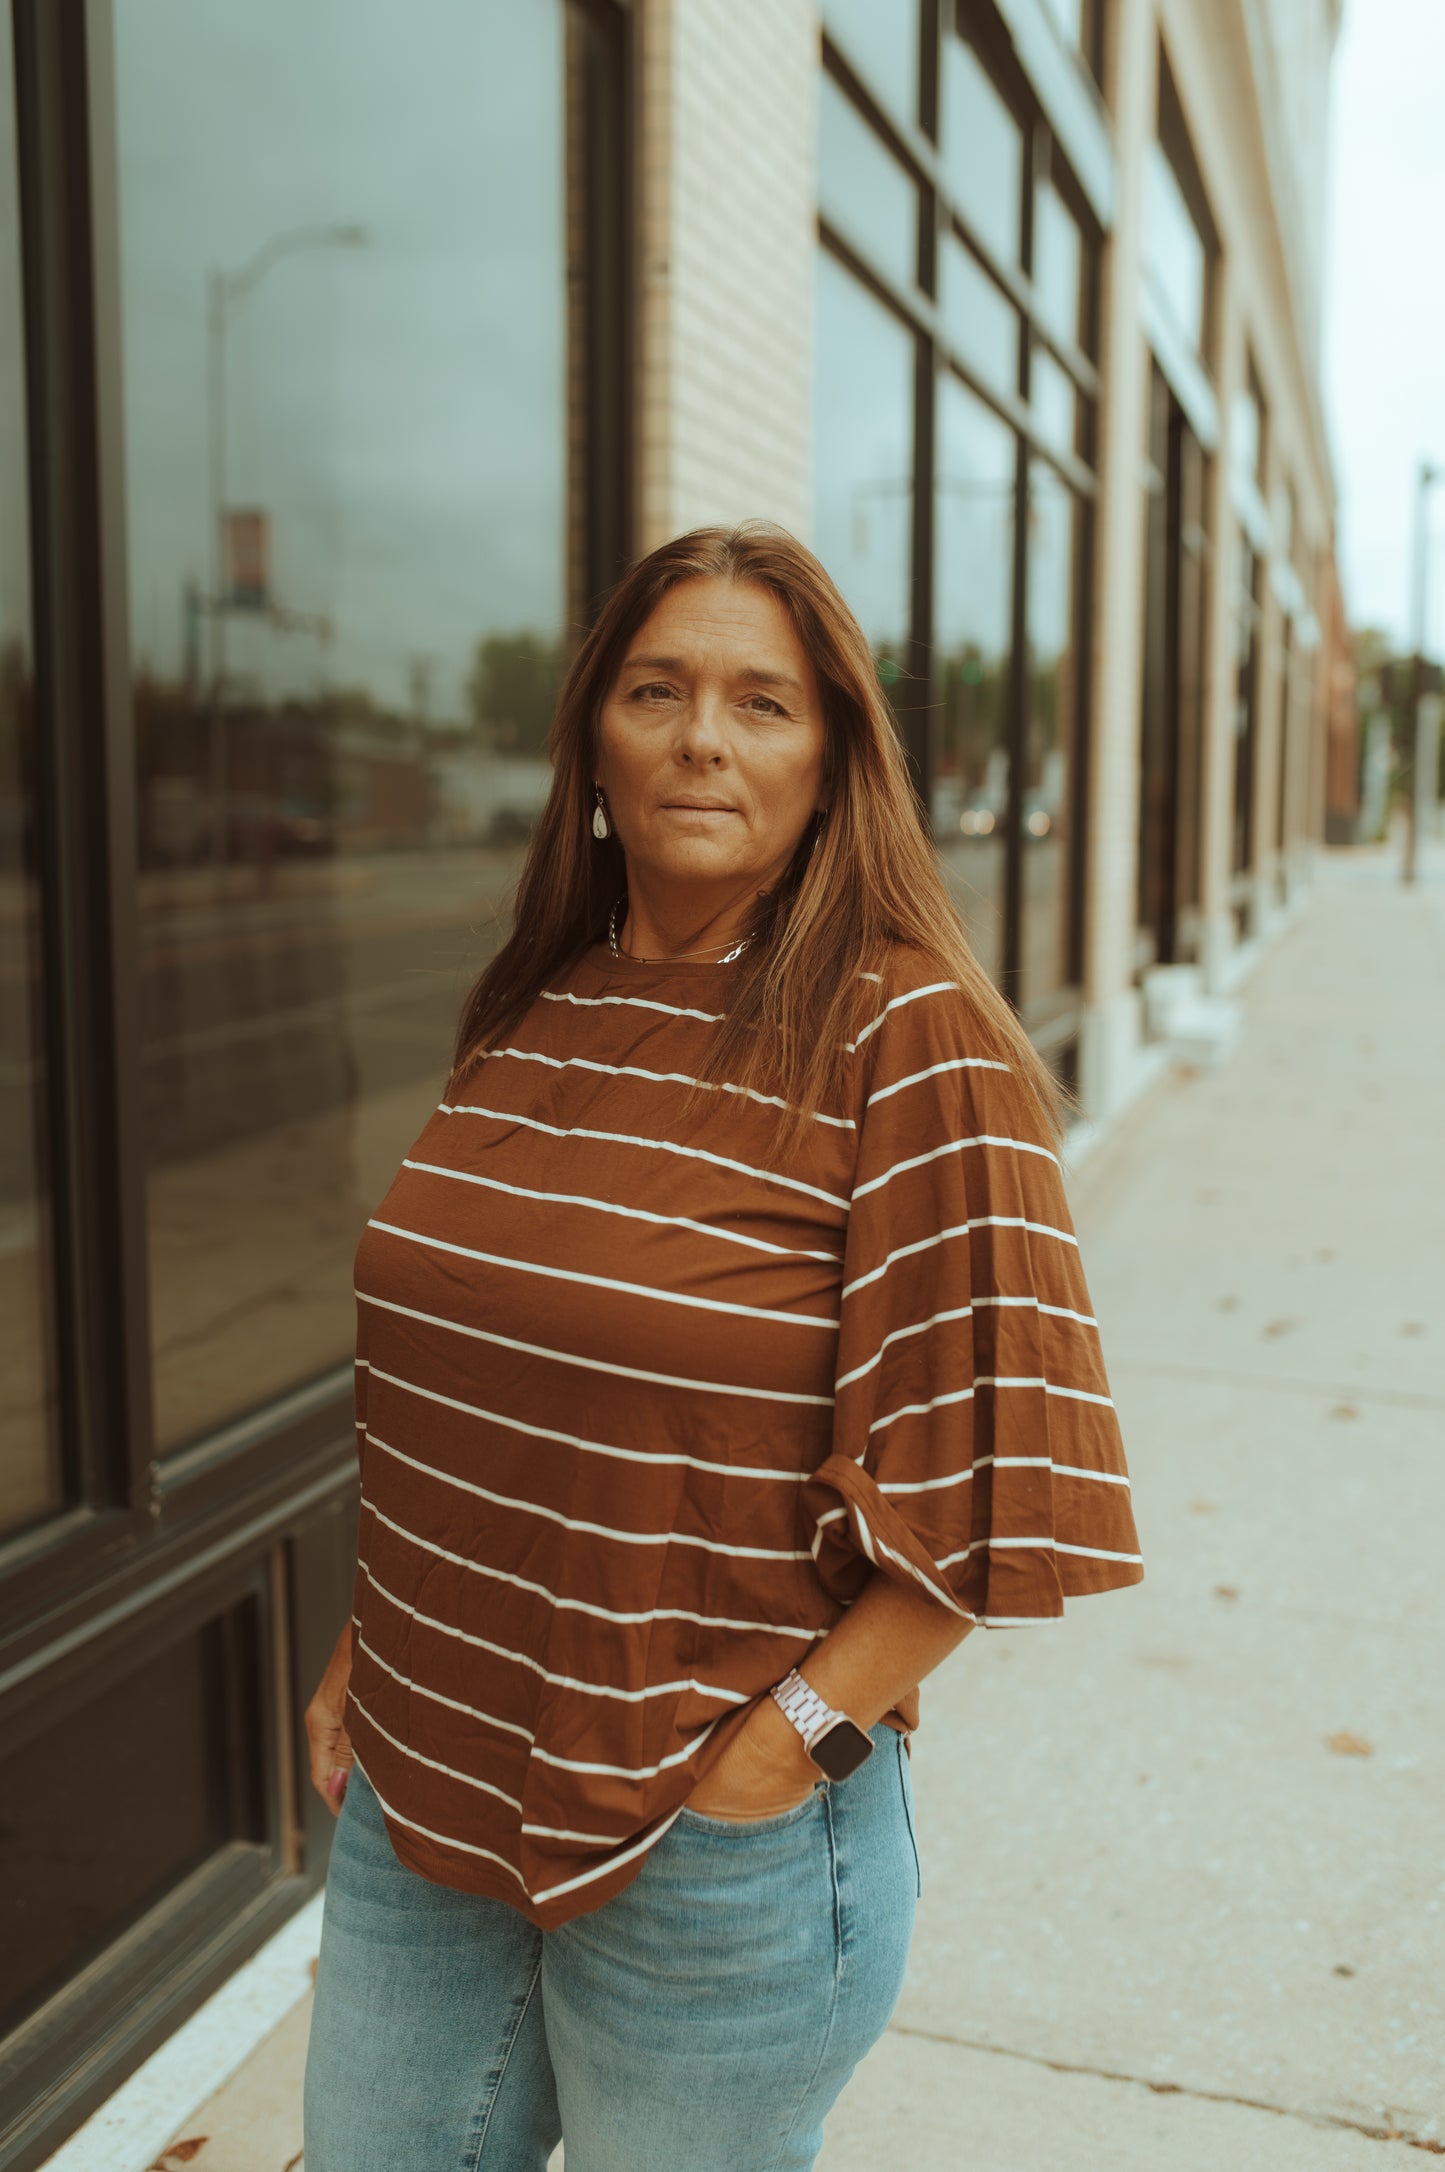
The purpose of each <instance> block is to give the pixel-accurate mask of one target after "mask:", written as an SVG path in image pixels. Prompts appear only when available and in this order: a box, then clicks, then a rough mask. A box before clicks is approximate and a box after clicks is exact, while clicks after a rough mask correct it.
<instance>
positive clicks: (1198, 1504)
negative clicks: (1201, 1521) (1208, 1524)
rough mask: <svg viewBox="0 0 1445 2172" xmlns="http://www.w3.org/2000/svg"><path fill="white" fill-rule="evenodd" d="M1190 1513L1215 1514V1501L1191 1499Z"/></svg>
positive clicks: (1195, 1514) (1198, 1514) (1197, 1514)
mask: <svg viewBox="0 0 1445 2172" xmlns="http://www.w3.org/2000/svg"><path fill="white" fill-rule="evenodd" d="M1189 1513H1190V1515H1191V1516H1212V1515H1213V1514H1214V1503H1213V1502H1212V1501H1191V1502H1190V1504H1189Z"/></svg>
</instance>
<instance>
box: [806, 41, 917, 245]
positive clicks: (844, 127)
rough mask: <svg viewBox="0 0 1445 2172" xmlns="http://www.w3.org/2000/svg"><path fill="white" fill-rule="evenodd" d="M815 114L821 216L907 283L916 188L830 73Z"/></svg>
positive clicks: (914, 240) (914, 227)
mask: <svg viewBox="0 0 1445 2172" xmlns="http://www.w3.org/2000/svg"><path fill="white" fill-rule="evenodd" d="M821 95H822V105H821V109H820V112H819V118H818V193H819V198H820V200H821V203H822V207H823V213H824V216H825V217H826V218H827V219H829V220H830V221H831V222H832V224H833V225H834V226H836V227H837V229H838V231H839V233H840V234H842V235H843V236H844V237H845V239H847V240H848V241H850V242H851V243H852V244H853V245H854V247H855V248H857V250H858V251H859V253H860V254H861V255H862V256H864V257H866V258H867V260H868V262H869V264H870V265H872V267H873V268H874V270H876V271H879V272H881V273H883V275H884V276H885V277H886V278H888V279H892V280H894V281H896V282H897V284H898V285H900V286H908V287H911V286H912V285H913V283H914V280H915V277H916V275H917V271H918V188H917V184H916V183H915V182H913V181H912V180H910V178H909V176H908V175H907V174H906V173H905V172H904V170H903V168H902V167H901V166H900V165H899V164H898V161H897V160H896V159H895V158H893V157H891V156H890V154H889V152H888V150H887V149H886V147H885V146H884V144H883V143H882V142H881V141H880V139H879V138H878V137H877V136H876V135H875V134H874V133H873V130H872V129H871V128H870V127H869V126H868V123H867V122H866V121H865V120H864V119H863V116H862V115H861V113H859V111H858V109H857V107H856V106H855V105H854V104H853V102H852V100H851V99H850V98H849V97H848V96H847V94H846V92H845V91H843V90H842V89H841V88H840V87H839V85H838V84H837V83H835V82H834V80H833V78H832V77H831V76H830V75H825V76H824V77H823V87H822V94H821Z"/></svg>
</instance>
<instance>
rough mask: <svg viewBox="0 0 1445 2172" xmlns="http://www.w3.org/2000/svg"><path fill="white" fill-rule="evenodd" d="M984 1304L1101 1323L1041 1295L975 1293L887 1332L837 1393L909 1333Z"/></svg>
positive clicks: (843, 1379) (840, 1381)
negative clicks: (945, 1309)
mask: <svg viewBox="0 0 1445 2172" xmlns="http://www.w3.org/2000/svg"><path fill="white" fill-rule="evenodd" d="M982 1305H993V1306H998V1307H999V1308H1003V1307H1005V1306H1019V1307H1021V1308H1027V1307H1032V1308H1033V1310H1034V1311H1035V1312H1038V1313H1041V1314H1047V1315H1048V1317H1049V1318H1050V1319H1054V1320H1074V1321H1076V1322H1077V1323H1078V1325H1079V1326H1080V1327H1097V1326H1098V1324H1099V1323H1098V1321H1097V1320H1096V1319H1095V1318H1094V1316H1093V1314H1092V1313H1089V1312H1071V1311H1070V1310H1069V1308H1068V1306H1067V1305H1046V1304H1045V1303H1044V1302H1043V1300H1042V1299H1041V1298H1038V1297H975V1298H974V1300H973V1303H972V1304H969V1305H960V1306H958V1307H957V1308H956V1309H955V1310H954V1311H952V1312H935V1313H934V1314H933V1315H932V1316H931V1317H930V1318H929V1319H927V1320H919V1321H917V1322H916V1323H915V1324H914V1325H913V1326H911V1327H895V1328H894V1330H893V1332H892V1334H891V1335H885V1336H884V1338H883V1340H882V1342H880V1343H879V1345H878V1348H877V1350H876V1352H875V1353H874V1355H873V1356H872V1357H871V1358H869V1359H868V1360H867V1362H866V1364H863V1365H855V1366H854V1368H853V1370H852V1372H851V1373H844V1374H843V1375H842V1377H841V1379H838V1380H836V1381H835V1382H834V1383H833V1387H834V1392H835V1394H841V1393H842V1391H843V1389H844V1388H848V1387H851V1386H852V1385H853V1382H854V1381H855V1380H861V1379H862V1378H863V1376H864V1375H865V1373H871V1372H872V1370H873V1368H874V1366H875V1365H877V1364H878V1363H879V1361H880V1360H881V1358H882V1356H883V1353H884V1351H885V1350H886V1349H887V1348H888V1345H889V1344H890V1343H892V1342H902V1341H903V1340H904V1339H905V1338H906V1337H907V1336H909V1335H922V1334H925V1333H926V1332H927V1330H928V1329H929V1328H930V1327H939V1326H941V1325H942V1324H943V1323H944V1322H945V1321H947V1320H966V1319H968V1318H969V1317H970V1315H971V1314H972V1313H973V1312H974V1311H975V1310H976V1309H977V1308H978V1307H979V1306H982Z"/></svg>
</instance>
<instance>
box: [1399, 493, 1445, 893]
mask: <svg viewBox="0 0 1445 2172" xmlns="http://www.w3.org/2000/svg"><path fill="white" fill-rule="evenodd" d="M1441 481H1445V469H1442V468H1436V467H1432V466H1431V465H1430V462H1429V461H1428V460H1422V461H1421V462H1420V470H1419V474H1418V476H1417V478H1416V483H1415V547H1414V552H1413V560H1412V565H1411V597H1410V645H1411V648H1412V650H1413V652H1414V654H1413V663H1412V669H1411V684H1410V730H1411V750H1410V793H1409V798H1408V799H1407V801H1406V804H1405V861H1404V866H1403V868H1402V870H1401V872H1402V874H1403V877H1404V880H1405V881H1406V882H1407V883H1413V882H1418V881H1419V875H1420V831H1421V828H1422V827H1423V825H1424V822H1425V819H1426V809H1427V808H1433V807H1434V805H1435V764H1436V763H1437V762H1438V761H1439V740H1438V733H1439V723H1438V712H1436V711H1432V710H1429V709H1427V707H1426V700H1425V638H1426V623H1425V622H1426V613H1427V606H1428V598H1429V580H1430V492H1431V490H1432V488H1433V487H1434V485H1435V484H1436V483H1438V482H1441ZM1432 723H1433V724H1434V727H1435V728H1434V730H1432V729H1431V728H1430V727H1431V724H1432ZM1427 770H1428V775H1427Z"/></svg>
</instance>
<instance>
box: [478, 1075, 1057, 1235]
mask: <svg viewBox="0 0 1445 2172" xmlns="http://www.w3.org/2000/svg"><path fill="white" fill-rule="evenodd" d="M437 1108H438V1110H439V1112H440V1113H441V1115H443V1116H486V1117H490V1118H491V1119H492V1120H493V1122H495V1123H499V1124H521V1125H522V1126H523V1127H524V1129H526V1130H527V1131H542V1132H545V1133H546V1135H547V1137H548V1138H549V1139H596V1140H600V1141H601V1142H602V1144H604V1145H606V1146H642V1147H646V1148H647V1150H648V1151H649V1153H654V1154H681V1155H683V1156H685V1158H686V1159H687V1160H689V1161H706V1162H710V1163H711V1164H712V1166H713V1167H714V1168H715V1169H730V1170H732V1172H733V1173H734V1175H735V1176H745V1177H753V1178H755V1179H756V1181H757V1182H758V1183H759V1184H781V1185H782V1186H783V1187H784V1188H785V1190H787V1191H790V1192H804V1193H806V1194H807V1196H808V1198H809V1199H821V1200H822V1201H823V1203H824V1205H825V1206H829V1207H842V1208H843V1209H844V1210H845V1211H846V1209H847V1205H848V1202H847V1200H846V1199H840V1198H839V1197H838V1195H837V1194H836V1192H825V1191H820V1190H819V1188H818V1186H817V1185H816V1184H805V1183H804V1182H803V1181H802V1179H801V1177H788V1176H780V1175H779V1174H778V1172H777V1171H776V1170H775V1169H755V1168H754V1167H753V1166H752V1164H751V1163H750V1162H746V1161H733V1160H732V1159H731V1158H730V1156H728V1155H726V1154H710V1153H709V1152H708V1151H707V1149H706V1147H702V1146H680V1145H679V1144H678V1142H677V1141H676V1140H675V1139H645V1138H642V1137H639V1136H638V1135H637V1134H635V1133H633V1132H630V1131H591V1130H589V1129H588V1128H587V1127H586V1126H585V1125H583V1124H544V1123H543V1122H542V1120H541V1118H540V1117H536V1116H520V1115H518V1113H517V1111H516V1110H515V1109H484V1108H483V1107H482V1106H481V1104H480V1102H476V1101H458V1102H456V1103H455V1104H453V1103H450V1102H446V1101H439V1102H438V1103H437ZM1038 1151H1039V1152H1040V1153H1042V1151H1043V1149H1042V1147H1040V1148H1039V1149H1038ZM1052 1158H1053V1157H1052V1156H1050V1159H1051V1160H1052Z"/></svg>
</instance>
